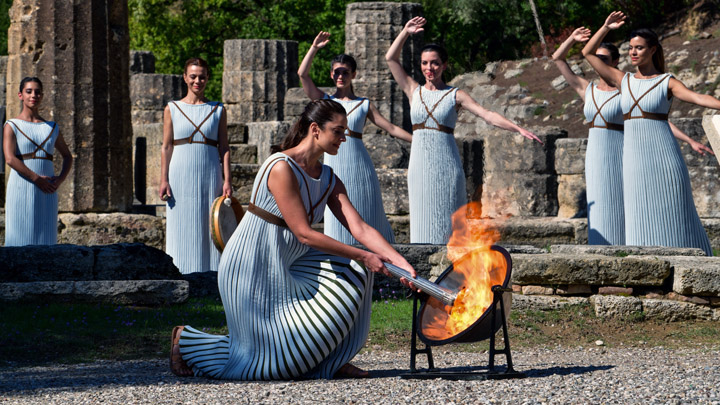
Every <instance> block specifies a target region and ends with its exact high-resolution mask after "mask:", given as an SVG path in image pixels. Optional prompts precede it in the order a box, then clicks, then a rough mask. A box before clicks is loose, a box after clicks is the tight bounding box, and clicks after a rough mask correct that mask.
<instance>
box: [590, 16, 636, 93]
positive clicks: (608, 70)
mask: <svg viewBox="0 0 720 405" xmlns="http://www.w3.org/2000/svg"><path fill="white" fill-rule="evenodd" d="M623 24H625V14H623V13H622V12H621V11H613V12H612V13H610V15H609V16H608V18H607V19H606V20H605V24H603V26H602V27H600V29H599V30H597V32H596V33H595V35H593V37H592V38H590V41H588V43H587V44H585V47H584V48H583V50H582V54H583V56H585V59H587V61H588V63H590V65H591V66H592V67H593V69H595V71H596V72H597V73H598V74H599V75H600V77H602V78H603V79H604V80H605V81H606V82H607V83H608V84H610V85H611V86H613V87H617V88H618V89H619V88H620V84H621V82H622V78H623V77H624V76H625V73H624V72H623V71H621V70H618V69H616V68H614V67H612V66H608V65H606V64H605V62H603V61H602V60H600V58H598V57H597V56H595V51H597V49H598V47H599V46H600V44H601V43H602V40H603V39H604V38H605V36H606V35H607V33H608V32H610V30H614V29H618V28H620V27H621V26H622V25H623Z"/></svg>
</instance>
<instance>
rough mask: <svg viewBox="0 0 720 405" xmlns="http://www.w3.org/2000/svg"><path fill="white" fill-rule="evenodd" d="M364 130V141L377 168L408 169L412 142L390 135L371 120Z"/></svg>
mask: <svg viewBox="0 0 720 405" xmlns="http://www.w3.org/2000/svg"><path fill="white" fill-rule="evenodd" d="M367 124H368V125H366V126H365V131H364V132H363V143H364V144H365V148H366V149H367V151H368V154H369V155H370V159H372V162H373V165H374V166H375V169H407V167H408V163H409V162H410V143H408V142H405V141H402V140H399V139H397V138H395V137H392V136H390V135H388V134H387V133H386V132H385V131H382V130H380V129H379V128H377V127H376V126H374V125H372V124H371V123H370V122H369V121H368V123H367Z"/></svg>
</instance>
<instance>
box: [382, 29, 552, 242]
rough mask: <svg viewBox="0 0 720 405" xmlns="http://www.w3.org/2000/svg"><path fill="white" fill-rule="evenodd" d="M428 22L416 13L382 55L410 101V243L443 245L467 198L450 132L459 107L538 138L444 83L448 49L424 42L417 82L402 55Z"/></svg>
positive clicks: (461, 169) (501, 126)
mask: <svg viewBox="0 0 720 405" xmlns="http://www.w3.org/2000/svg"><path fill="white" fill-rule="evenodd" d="M425 22H426V20H425V19H424V18H423V17H415V18H412V19H411V20H410V21H408V22H407V24H405V27H404V28H403V30H402V32H400V34H399V35H398V36H397V38H395V41H394V42H393V44H392V45H391V46H390V49H389V50H388V51H387V53H386V54H385V60H386V61H387V63H388V66H389V67H390V71H391V72H392V75H393V77H394V78H395V81H396V82H397V83H398V85H399V86H400V88H401V89H402V90H403V92H404V93H405V95H407V97H408V98H409V99H410V116H411V118H412V122H413V147H412V149H411V152H410V164H409V168H408V192H409V194H410V242H411V243H436V244H445V243H447V241H448V239H449V237H450V234H451V232H452V223H451V219H450V216H451V215H452V213H453V212H455V211H456V210H457V209H458V208H460V207H461V206H462V205H463V204H465V203H466V201H467V194H466V193H467V191H466V189H465V173H464V171H463V168H462V164H461V162H460V154H459V152H458V148H457V144H456V143H455V137H454V136H453V131H454V127H455V121H456V120H457V109H458V108H460V107H462V108H465V109H467V110H468V111H470V112H471V113H473V114H475V115H477V116H478V117H480V118H482V119H484V120H485V121H487V122H488V123H489V124H491V125H494V126H496V127H499V128H502V129H507V130H509V131H515V132H518V133H519V134H520V135H522V136H524V137H526V138H528V139H533V140H536V141H538V142H540V139H538V137H537V136H536V135H535V134H533V133H532V132H530V131H528V130H526V129H524V128H521V127H519V126H518V125H516V124H514V123H512V122H511V121H510V120H508V119H507V118H505V117H503V116H502V115H500V114H498V113H496V112H492V111H488V110H486V109H485V108H483V107H482V106H480V105H479V104H478V103H477V102H475V100H473V99H472V97H470V95H469V94H467V93H466V92H464V91H463V90H458V89H456V88H454V87H450V86H448V85H447V84H445V82H444V81H443V78H442V74H443V72H444V71H445V69H447V60H448V57H447V52H446V51H445V49H443V48H442V47H441V46H439V45H435V44H430V45H426V46H425V47H424V48H423V49H422V51H421V53H420V58H421V62H420V67H421V70H422V73H423V76H424V77H425V84H423V85H419V84H418V83H417V82H416V81H415V80H414V79H413V78H412V77H410V75H408V74H407V73H406V72H405V70H404V69H403V67H402V64H401V63H400V53H401V51H402V47H403V45H404V44H405V41H406V40H407V39H408V38H409V37H410V35H413V34H416V33H419V32H422V31H423V30H424V28H422V27H423V26H424V25H425Z"/></svg>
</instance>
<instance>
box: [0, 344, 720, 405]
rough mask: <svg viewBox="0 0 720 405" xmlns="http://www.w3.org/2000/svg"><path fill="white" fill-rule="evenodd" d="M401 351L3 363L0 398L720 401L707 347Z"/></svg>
mask: <svg viewBox="0 0 720 405" xmlns="http://www.w3.org/2000/svg"><path fill="white" fill-rule="evenodd" d="M442 349H443V348H442V347H440V348H436V350H435V362H436V364H435V365H436V366H437V367H439V368H442V369H447V368H450V367H460V366H469V365H472V364H478V365H486V364H487V354H483V353H458V352H448V351H447V350H442ZM408 357H409V355H408V353H407V352H383V351H371V352H367V353H363V354H361V355H359V356H357V357H356V358H355V360H354V361H353V363H354V364H356V365H357V366H360V367H363V368H366V369H368V370H371V371H372V372H373V373H374V375H375V378H371V379H366V380H331V381H328V380H314V381H287V382H285V381H283V382H232V381H213V380H208V379H205V378H182V379H181V378H176V377H175V376H173V375H172V374H171V373H170V372H169V370H168V367H167V362H166V361H160V360H151V361H121V362H114V361H101V362H96V363H91V364H77V365H54V366H47V367H27V368H18V369H2V370H0V403H3V404H4V403H8V404H16V403H17V404H20V403H23V404H27V403H33V404H37V403H52V404H55V403H57V404H69V403H76V404H90V403H92V404H95V403H109V404H120V403H122V404H135V403H154V404H166V403H201V404H234V403H252V404H255V403H273V404H274V403H293V404H310V403H353V404H371V403H388V404H393V403H413V404H425V403H427V404H478V403H514V404H520V403H522V404H529V403H532V404H535V403H538V404H543V403H592V404H596V403H623V404H625V403H671V404H680V403H693V404H697V403H709V404H720V356H719V355H718V350H712V349H707V348H704V349H694V350H690V349H685V350H670V349H665V348H612V349H608V348H605V347H592V348H581V347H580V348H561V347H559V348H553V349H537V348H533V349H521V350H516V351H514V352H513V360H514V363H515V368H516V369H517V370H518V371H522V372H524V373H525V374H526V376H527V378H524V379H512V380H496V381H449V380H442V379H431V380H407V379H402V378H400V377H399V375H400V374H401V373H404V372H406V371H407V367H408ZM499 359H500V358H499ZM502 359H503V360H504V357H503V358H502ZM499 363H500V364H504V362H499ZM419 365H424V362H423V363H422V364H419ZM466 368H467V367H466Z"/></svg>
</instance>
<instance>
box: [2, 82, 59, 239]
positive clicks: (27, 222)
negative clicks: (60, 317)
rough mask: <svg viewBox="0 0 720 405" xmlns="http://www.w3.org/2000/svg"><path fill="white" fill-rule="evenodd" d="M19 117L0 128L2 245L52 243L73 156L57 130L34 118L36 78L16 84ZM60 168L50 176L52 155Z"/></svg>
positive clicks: (37, 100) (38, 93)
mask: <svg viewBox="0 0 720 405" xmlns="http://www.w3.org/2000/svg"><path fill="white" fill-rule="evenodd" d="M18 98H19V99H20V102H21V103H22V107H21V110H20V114H19V115H18V116H17V117H15V118H13V119H10V120H8V121H7V122H6V123H5V128H4V129H3V150H4V155H5V162H6V163H7V165H8V166H10V169H11V170H10V178H9V179H8V183H7V192H6V194H5V198H6V199H5V246H25V245H54V244H56V243H57V228H58V223H57V217H58V195H57V190H58V188H59V187H60V185H61V184H62V182H63V181H65V178H66V177H67V175H68V173H69V172H70V168H71V167H72V161H73V157H72V155H71V154H70V149H69V148H68V146H67V144H66V143H65V140H64V139H63V137H62V135H61V134H60V130H59V129H58V127H57V125H56V124H55V123H54V122H52V121H45V119H43V118H42V117H41V116H40V111H39V110H40V102H42V99H43V86H42V82H41V81H40V79H38V78H37V77H26V78H24V79H22V81H21V82H20V90H19V92H18ZM55 150H57V151H58V152H60V156H62V159H63V164H62V170H61V171H60V175H58V176H55V170H54V167H53V154H54V152H55Z"/></svg>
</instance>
